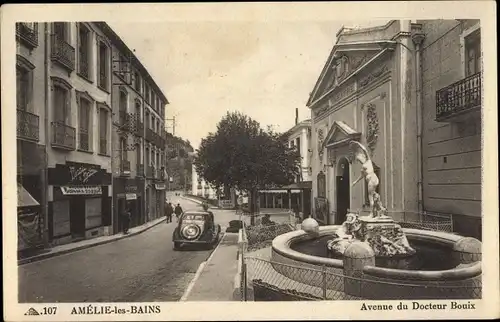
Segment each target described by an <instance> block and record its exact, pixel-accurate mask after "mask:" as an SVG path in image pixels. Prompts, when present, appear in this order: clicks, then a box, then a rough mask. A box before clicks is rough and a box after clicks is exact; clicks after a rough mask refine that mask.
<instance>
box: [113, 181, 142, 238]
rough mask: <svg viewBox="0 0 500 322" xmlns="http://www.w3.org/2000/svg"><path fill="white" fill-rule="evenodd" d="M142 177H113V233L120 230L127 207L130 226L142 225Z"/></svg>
mask: <svg viewBox="0 0 500 322" xmlns="http://www.w3.org/2000/svg"><path fill="white" fill-rule="evenodd" d="M143 191H144V179H143V178H140V177H136V178H113V193H114V194H113V197H114V198H113V200H114V212H113V217H114V218H113V223H114V224H113V233H115V234H116V233H118V232H120V231H121V230H122V228H123V227H122V220H123V218H122V216H121V214H123V212H124V211H125V209H126V208H127V207H128V209H129V210H130V214H131V219H130V227H135V226H139V225H142V224H144V223H145V222H146V218H145V216H144V211H143V208H144V197H143V194H144V193H143Z"/></svg>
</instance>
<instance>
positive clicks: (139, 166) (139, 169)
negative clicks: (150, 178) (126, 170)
mask: <svg viewBox="0 0 500 322" xmlns="http://www.w3.org/2000/svg"><path fill="white" fill-rule="evenodd" d="M137 176H140V177H144V164H137Z"/></svg>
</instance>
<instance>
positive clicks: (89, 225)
mask: <svg viewBox="0 0 500 322" xmlns="http://www.w3.org/2000/svg"><path fill="white" fill-rule="evenodd" d="M45 28H46V30H47V32H48V37H49V39H48V42H47V44H48V45H50V57H48V60H49V61H48V65H49V73H48V81H49V83H48V86H49V91H48V97H47V105H48V110H49V115H47V119H48V122H49V124H50V127H49V133H50V135H49V136H48V137H49V144H50V148H48V149H47V160H48V162H47V166H48V182H47V183H48V190H47V192H48V230H49V238H50V241H51V242H52V243H53V244H58V243H67V242H71V241H74V240H78V239H84V238H89V237H95V236H101V235H107V234H110V233H111V227H112V218H111V199H112V193H113V191H112V182H111V162H112V161H111V152H112V151H111V113H112V111H111V94H110V89H111V64H110V62H111V56H110V50H111V48H109V46H106V45H104V46H105V47H104V48H105V53H104V55H102V52H101V48H102V46H103V45H102V44H106V36H105V35H104V33H103V32H102V30H101V29H100V28H99V26H97V25H96V24H95V23H86V22H77V23H75V22H72V23H69V22H53V23H47V24H45Z"/></svg>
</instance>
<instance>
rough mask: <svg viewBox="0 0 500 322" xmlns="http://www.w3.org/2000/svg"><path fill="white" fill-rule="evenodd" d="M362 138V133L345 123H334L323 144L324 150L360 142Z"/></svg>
mask: <svg viewBox="0 0 500 322" xmlns="http://www.w3.org/2000/svg"><path fill="white" fill-rule="evenodd" d="M360 137H361V133H359V132H358V131H356V130H354V129H353V128H351V127H350V126H349V125H347V124H346V123H345V122H342V121H334V122H333V124H332V127H331V128H330V130H329V131H328V134H327V135H326V138H325V140H324V142H323V149H324V148H334V147H338V146H342V145H346V144H348V143H349V141H351V140H359V138H360Z"/></svg>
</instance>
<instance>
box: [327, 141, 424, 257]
mask: <svg viewBox="0 0 500 322" xmlns="http://www.w3.org/2000/svg"><path fill="white" fill-rule="evenodd" d="M350 147H351V148H352V149H353V152H354V155H355V158H356V160H358V161H359V162H360V163H361V166H362V169H361V176H360V177H359V179H357V180H356V181H355V182H354V183H353V185H355V184H356V183H358V182H359V181H360V180H361V179H365V180H366V183H367V185H368V198H369V200H370V207H371V213H370V215H368V216H363V217H359V216H358V215H357V214H354V213H349V214H347V219H346V221H345V222H344V223H343V224H342V225H341V226H340V227H339V228H338V229H337V230H336V232H335V233H334V236H333V237H334V238H333V239H332V240H330V241H328V242H327V248H328V250H329V251H330V252H331V253H332V255H333V256H340V255H344V252H345V250H346V249H347V247H348V246H349V245H350V244H352V243H353V242H354V241H361V242H364V243H367V244H368V245H369V246H370V247H371V249H372V250H373V252H374V253H375V256H377V257H394V256H398V257H403V256H411V255H413V254H415V250H414V249H413V248H412V247H411V246H410V244H409V243H408V239H407V238H406V235H405V233H404V232H403V230H402V228H401V226H400V225H398V224H396V223H395V222H394V220H393V219H392V218H391V217H389V216H387V209H386V208H385V207H384V206H383V205H382V201H381V199H380V195H379V194H378V193H377V192H376V189H377V186H378V184H379V179H378V177H377V175H376V174H375V172H374V171H373V163H372V161H371V159H370V155H369V154H368V151H367V150H366V148H365V147H364V146H363V145H362V144H361V143H359V142H357V141H351V143H350Z"/></svg>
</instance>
